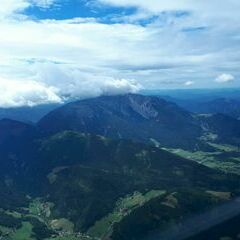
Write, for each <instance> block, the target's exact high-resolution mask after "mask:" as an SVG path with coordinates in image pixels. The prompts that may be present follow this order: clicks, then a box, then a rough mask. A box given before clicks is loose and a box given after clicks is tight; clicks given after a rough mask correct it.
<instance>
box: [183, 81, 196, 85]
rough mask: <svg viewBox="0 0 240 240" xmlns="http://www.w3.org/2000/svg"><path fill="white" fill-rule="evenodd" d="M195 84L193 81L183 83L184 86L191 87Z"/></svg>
mask: <svg viewBox="0 0 240 240" xmlns="http://www.w3.org/2000/svg"><path fill="white" fill-rule="evenodd" d="M194 83H195V82H194V81H187V82H185V83H184V85H185V86H192V85H193V84H194Z"/></svg>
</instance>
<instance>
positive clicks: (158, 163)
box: [0, 94, 240, 240]
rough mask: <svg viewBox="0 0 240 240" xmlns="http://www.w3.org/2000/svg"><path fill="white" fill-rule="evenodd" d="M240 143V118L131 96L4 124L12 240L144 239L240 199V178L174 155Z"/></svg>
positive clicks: (2, 154)
mask: <svg viewBox="0 0 240 240" xmlns="http://www.w3.org/2000/svg"><path fill="white" fill-rule="evenodd" d="M239 143H240V121H238V120H237V119H235V118H232V117H230V116H226V115H223V114H207V115H206V114H204V115H201V114H200V115H199V114H196V113H191V112H188V111H187V110H184V109H183V108H181V107H179V106H177V105H176V104H174V103H171V102H168V101H166V100H163V99H161V98H160V97H152V96H142V95H135V94H127V95H120V96H103V97H98V98H93V99H88V100H81V101H77V102H73V103H68V104H66V105H64V106H62V107H60V108H57V109H55V110H53V111H51V112H50V113H48V114H47V115H46V116H44V117H43V118H42V119H41V120H40V121H39V122H38V123H37V124H27V123H22V122H19V121H15V120H9V119H3V120H0V165H1V168H0V189H1V194H0V198H1V201H0V210H1V211H2V212H1V211H0V212H1V214H0V233H1V232H2V235H3V236H5V237H6V239H10V240H15V239H19V238H18V237H19V235H20V234H21V233H22V232H23V231H24V233H25V234H28V235H27V236H28V237H25V239H63V240H64V239H70V238H71V239H82V240H85V239H104V240H105V239H106V240H107V239H108V240H110V239H112V240H118V239H119V240H120V239H121V240H124V239H142V238H144V237H146V236H147V234H148V233H151V232H152V231H154V230H156V229H158V230H163V229H164V230H165V229H167V228H168V227H170V226H172V224H181V221H182V219H187V218H190V217H192V216H194V215H196V214H198V213H200V212H204V211H208V210H209V209H211V208H212V207H214V206H218V205H219V204H220V205H221V204H224V203H226V202H228V201H229V200H231V199H232V198H233V197H236V196H239V190H240V185H239V183H240V181H239V180H240V177H239V176H238V175H236V174H232V173H229V172H223V171H219V170H216V169H213V168H209V167H206V166H203V165H201V164H198V163H196V162H194V161H191V159H185V158H184V157H180V156H178V155H176V154H174V153H171V152H169V151H168V148H181V149H187V150H194V149H195V150H206V149H207V150H208V151H212V149H213V144H235V145H236V146H239Z"/></svg>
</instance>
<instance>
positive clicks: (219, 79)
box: [215, 73, 235, 83]
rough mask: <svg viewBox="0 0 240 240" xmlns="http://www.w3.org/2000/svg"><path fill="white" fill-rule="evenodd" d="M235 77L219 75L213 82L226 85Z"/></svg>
mask: <svg viewBox="0 0 240 240" xmlns="http://www.w3.org/2000/svg"><path fill="white" fill-rule="evenodd" d="M234 79H235V77H234V76H233V75H232V74H227V73H223V74H221V75H219V76H218V77H217V78H216V79H215V81H216V82H218V83H228V82H232V81H234Z"/></svg>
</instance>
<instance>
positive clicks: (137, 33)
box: [0, 0, 240, 107]
mask: <svg viewBox="0 0 240 240" xmlns="http://www.w3.org/2000/svg"><path fill="white" fill-rule="evenodd" d="M69 1H71V0H69ZM61 2H62V1H60V0H58V1H56V0H55V1H54V0H3V3H2V8H1V10H0V32H1V38H0V46H1V47H0V79H1V85H4V88H3V89H5V95H4V94H2V98H1V99H0V106H7V107H9V106H11V105H12V106H16V105H17V106H20V105H34V104H38V103H46V102H60V101H64V100H65V99H66V98H81V97H91V96H98V95H102V94H119V93H120V94H121V93H126V92H137V91H138V90H139V89H141V88H149V89H152V88H154V89H157V88H184V87H193V86H194V87H201V88H202V87H216V86H219V84H218V83H221V82H229V81H231V82H232V84H231V86H233V87H234V86H235V87H239V82H238V79H239V76H240V70H239V63H240V57H239V56H240V54H239V53H240V44H239V43H240V30H239V29H240V23H239V20H238V18H239V15H240V3H239V1H238V0H230V1H227V2H226V1H221V0H220V1H216V0H213V1H211V2H210V1H206V0H203V1H201V2H198V3H196V1H193V0H179V1H173V2H172V3H169V1H165V0H149V1H142V0H121V1H120V0H95V1H91V7H93V8H94V7H96V8H97V10H98V11H101V8H103V9H105V8H106V7H108V8H109V9H111V8H112V7H113V6H114V7H115V8H116V7H123V8H125V9H128V8H129V7H134V8H135V10H134V11H133V12H132V13H131V14H117V15H116V14H109V15H107V16H103V17H96V18H92V17H91V18H90V17H89V18H88V17H81V16H78V18H74V19H64V17H63V19H62V20H55V19H43V20H36V19H33V18H32V17H29V16H27V15H26V14H25V13H24V9H27V8H29V7H36V8H40V9H44V10H42V11H48V10H49V11H53V10H52V9H50V8H53V7H54V6H55V5H56V4H57V6H58V7H61ZM88 2H89V3H90V1H87V3H88ZM94 2H95V3H94ZM75 4H76V3H75ZM93 10H94V9H93ZM233 76H234V77H233ZM3 79H4V80H3ZM13 79H14V80H13ZM233 80H235V81H233ZM16 86H17V88H16ZM23 86H29V87H26V91H24V87H23ZM31 89H32V91H31ZM3 98H5V99H3Z"/></svg>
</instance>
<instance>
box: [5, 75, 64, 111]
mask: <svg viewBox="0 0 240 240" xmlns="http://www.w3.org/2000/svg"><path fill="white" fill-rule="evenodd" d="M0 85H1V88H0V106H1V107H5V108H8V107H21V106H35V105H38V104H47V103H61V102H62V99H61V98H60V97H59V96H58V95H57V92H58V90H57V89H56V88H54V87H51V86H47V85H44V84H41V83H39V82H35V81H23V80H21V81H19V80H12V79H3V78H0Z"/></svg>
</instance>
